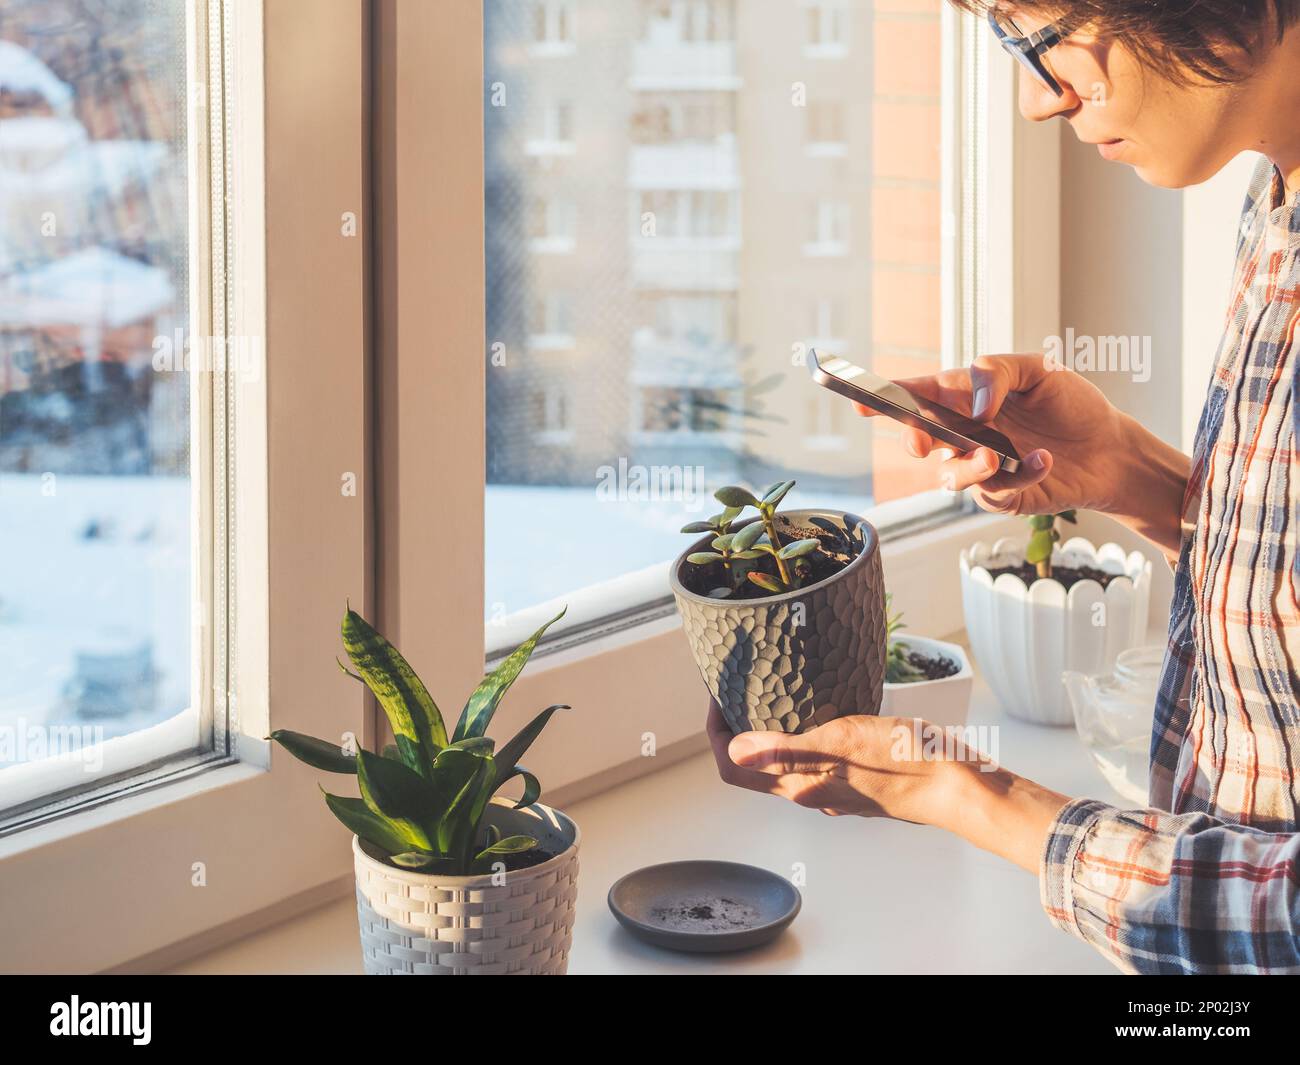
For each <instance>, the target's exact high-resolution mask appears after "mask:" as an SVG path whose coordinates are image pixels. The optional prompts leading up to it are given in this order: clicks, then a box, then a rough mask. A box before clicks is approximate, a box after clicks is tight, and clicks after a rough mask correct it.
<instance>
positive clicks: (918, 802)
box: [708, 701, 953, 824]
mask: <svg viewBox="0 0 1300 1065" xmlns="http://www.w3.org/2000/svg"><path fill="white" fill-rule="evenodd" d="M917 724H918V722H917V721H915V720H914V719H913V718H896V717H869V716H866V715H863V714H853V715H849V716H846V717H840V718H836V719H835V720H834V721H830V722H827V723H826V724H825V725H820V726H818V727H817V728H814V729H809V730H808V731H807V732H804V733H802V734H800V735H798V736H791V735H787V734H786V733H783V732H742V733H740V735H738V736H733V735H732V733H731V729H730V728H729V727H728V725H727V722H726V720H725V719H724V718H723V716H722V710H721V708H720V707H719V706H718V704H717V703H716V702H713V701H710V703H709V720H708V733H709V743H710V744H711V745H712V747H713V757H714V760H715V761H716V762H717V764H718V773H719V775H720V776H721V777H722V779H723V780H724V781H726V782H727V783H728V784H735V785H736V786H737V787H741V788H748V789H749V790H750V791H761V792H763V793H765V794H768V795H777V796H780V797H781V798H784V799H790V800H791V801H792V802H796V803H798V804H799V805H800V806H809V807H812V808H813V809H815V810H820V811H821V812H822V813H824V814H830V815H832V816H838V815H840V814H858V815H860V816H862V817H893V818H897V819H899V820H902V821H915V822H918V823H921V824H934V823H937V818H938V816H939V813H940V811H941V810H942V808H943V806H944V803H945V799H944V791H945V787H946V784H947V781H948V775H947V774H946V772H945V767H946V766H951V765H952V764H953V763H951V762H942V761H925V760H923V759H921V758H920V756H919V755H917V756H916V757H912V755H911V752H912V751H913V746H912V743H911V737H912V736H914V735H915V733H914V731H913V730H914V726H916V725H917ZM921 724H924V723H923V722H921Z"/></svg>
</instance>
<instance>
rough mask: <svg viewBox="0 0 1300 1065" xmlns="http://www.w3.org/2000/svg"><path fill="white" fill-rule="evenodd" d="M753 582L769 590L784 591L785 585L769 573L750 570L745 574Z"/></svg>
mask: <svg viewBox="0 0 1300 1065" xmlns="http://www.w3.org/2000/svg"><path fill="white" fill-rule="evenodd" d="M745 576H746V577H748V578H749V580H751V581H752V582H753V583H754V584H757V585H758V586H759V587H760V588H763V589H765V590H766V591H769V592H784V591H785V590H786V588H785V585H784V584H782V583H781V582H780V581H779V580H777V579H776V578H775V577H773V576H772V575H771V574H770V573H758V572H753V571H751V572H750V573H746V574H745Z"/></svg>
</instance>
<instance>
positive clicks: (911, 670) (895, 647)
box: [885, 592, 926, 684]
mask: <svg viewBox="0 0 1300 1065" xmlns="http://www.w3.org/2000/svg"><path fill="white" fill-rule="evenodd" d="M893 602H894V596H893V593H892V592H891V593H887V594H886V595H885V639H886V641H887V643H888V648H889V649H888V651H886V653H885V683H886V684H914V683H915V682H916V681H918V680H925V679H926V677H925V674H924V673H922V672H921V671H920V670H919V669H917V668H916V666H914V665H912V663H911V661H910V660H909V659H908V657H907V656H908V653H909V652H908V648H907V644H906V643H904V642H903V641H902V640H900V639H899V638H898V632H899V630H901V629H905V628H906V627H907V626H906V625H905V624H904V622H903V615H902V612H901V611H896V610H894V609H893V606H892V604H893Z"/></svg>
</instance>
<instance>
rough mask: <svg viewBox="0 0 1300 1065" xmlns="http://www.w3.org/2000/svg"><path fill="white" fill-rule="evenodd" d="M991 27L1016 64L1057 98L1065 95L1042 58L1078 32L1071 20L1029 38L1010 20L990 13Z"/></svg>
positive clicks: (1054, 24) (1063, 21)
mask: <svg viewBox="0 0 1300 1065" xmlns="http://www.w3.org/2000/svg"><path fill="white" fill-rule="evenodd" d="M989 26H991V27H992V29H993V34H994V36H996V37H997V39H998V43H999V44H1001V45H1002V47H1003V48H1004V49H1006V51H1007V52H1009V53H1010V54H1011V55H1013V56H1015V57H1016V61H1017V62H1018V63H1020V65H1021V66H1023V67H1024V68H1025V69H1026V70H1028V71H1029V72H1030V73H1031V74H1033V75H1034V77H1036V78H1037V79H1038V80H1039V81H1040V82H1041V83H1042V84H1043V85H1045V86H1047V88H1049V89H1051V90H1052V92H1054V93H1056V95H1057V96H1064V95H1065V90H1064V89H1062V88H1061V84H1060V82H1058V81H1057V80H1056V79H1055V78H1054V77H1052V74H1051V71H1049V70H1048V69H1047V67H1046V66H1045V65H1044V64H1043V60H1042V55H1043V53H1044V52H1046V51H1048V50H1050V49H1052V48H1055V47H1056V46H1057V45H1058V44H1060V43H1061V42H1062V41H1063V40H1065V38H1067V37H1068V36H1070V34H1071V33H1073V32H1074V30H1075V28H1076V27H1075V26H1073V25H1071V23H1070V21H1069V20H1068V19H1061V20H1060V21H1059V22H1053V23H1052V24H1051V25H1050V26H1044V27H1043V28H1042V29H1041V30H1038V31H1036V32H1035V33H1031V34H1028V35H1025V34H1023V33H1021V32H1020V28H1019V27H1018V26H1017V25H1016V24H1015V23H1014V22H1012V21H1011V19H1010V18H1009V17H1007V16H1006V15H1002V14H999V13H998V12H996V11H990V12H989Z"/></svg>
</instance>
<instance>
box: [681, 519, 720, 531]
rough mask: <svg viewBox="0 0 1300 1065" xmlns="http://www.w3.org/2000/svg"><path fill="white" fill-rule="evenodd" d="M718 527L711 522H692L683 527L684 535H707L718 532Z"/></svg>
mask: <svg viewBox="0 0 1300 1065" xmlns="http://www.w3.org/2000/svg"><path fill="white" fill-rule="evenodd" d="M716 529H717V526H716V525H714V524H713V522H711V521H692V522H689V523H688V524H686V525H683V526H682V532H684V533H706V532H714V531H716Z"/></svg>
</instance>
